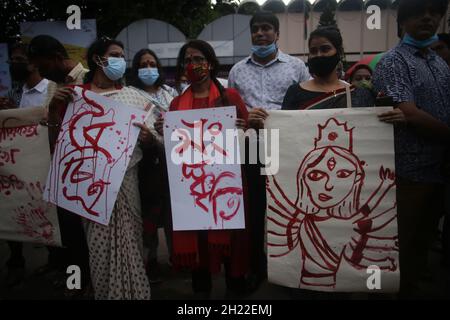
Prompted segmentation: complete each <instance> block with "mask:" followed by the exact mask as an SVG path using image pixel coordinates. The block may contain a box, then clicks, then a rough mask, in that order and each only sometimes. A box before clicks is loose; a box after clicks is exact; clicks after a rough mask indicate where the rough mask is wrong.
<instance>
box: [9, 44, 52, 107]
mask: <svg viewBox="0 0 450 320" xmlns="http://www.w3.org/2000/svg"><path fill="white" fill-rule="evenodd" d="M9 71H10V74H11V79H12V80H13V81H14V82H15V83H16V84H17V85H16V88H15V90H14V93H13V92H11V93H9V94H8V96H9V100H8V101H7V104H6V102H5V105H4V107H3V108H2V109H10V108H18V107H19V108H28V107H42V106H44V105H45V103H46V102H47V100H48V98H49V96H48V87H49V85H50V81H49V80H47V79H44V78H43V77H42V76H41V75H40V74H39V70H38V68H37V67H36V66H35V65H34V64H31V63H30V62H29V60H28V58H27V46H26V45H25V44H17V45H15V46H14V47H13V48H12V49H11V54H10V61H9ZM11 91H12V90H11Z"/></svg>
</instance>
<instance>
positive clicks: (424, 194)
mask: <svg viewBox="0 0 450 320" xmlns="http://www.w3.org/2000/svg"><path fill="white" fill-rule="evenodd" d="M447 10H448V0H401V1H400V3H399V7H398V14H397V21H398V24H399V26H400V27H401V30H402V31H403V32H402V33H399V34H402V35H403V37H402V40H401V41H400V43H399V44H398V45H397V46H396V47H395V48H393V49H392V50H390V51H389V52H388V53H386V54H385V56H384V57H383V58H382V59H381V61H380V62H379V64H378V65H377V68H376V70H375V73H374V84H375V87H376V89H377V91H380V92H382V93H383V94H385V95H386V96H388V97H390V98H392V100H393V101H394V103H395V104H396V105H397V106H398V108H399V109H401V110H402V111H403V113H404V115H405V118H406V121H407V125H406V126H398V127H396V130H395V147H396V148H395V149H396V175H397V205H398V210H397V212H398V228H399V232H398V235H399V245H400V268H401V273H400V277H401V283H400V293H401V296H402V297H405V298H410V297H415V294H416V293H417V286H418V282H419V280H420V278H421V275H422V274H423V271H424V270H425V269H426V264H427V258H428V249H429V247H430V243H431V241H432V240H433V238H434V237H435V234H436V230H437V225H438V221H439V215H440V213H441V212H443V190H444V188H443V183H444V175H443V173H442V171H441V170H442V167H443V164H444V155H445V152H446V150H448V146H449V145H450V127H449V126H450V69H449V68H448V67H447V65H446V63H445V62H444V61H443V60H442V59H440V58H438V56H437V55H436V53H435V52H434V51H432V50H430V49H429V46H430V45H431V44H432V43H434V42H435V41H436V39H437V36H436V31H437V29H438V27H439V25H440V22H441V19H442V18H443V16H444V13H445V12H447Z"/></svg>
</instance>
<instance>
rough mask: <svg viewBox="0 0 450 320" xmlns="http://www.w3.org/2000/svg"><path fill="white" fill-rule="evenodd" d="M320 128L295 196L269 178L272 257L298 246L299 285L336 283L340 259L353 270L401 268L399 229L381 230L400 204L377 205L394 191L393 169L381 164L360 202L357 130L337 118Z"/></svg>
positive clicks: (362, 174) (362, 176) (303, 164)
mask: <svg viewBox="0 0 450 320" xmlns="http://www.w3.org/2000/svg"><path fill="white" fill-rule="evenodd" d="M318 127H319V134H318V136H317V137H316V138H315V139H314V149H313V150H311V151H310V152H309V153H308V154H307V155H306V156H305V157H304V158H303V160H302V162H301V164H300V168H299V170H298V172H297V198H296V200H295V201H291V200H290V199H289V198H288V197H287V195H286V193H285V191H284V190H283V189H282V188H281V186H280V185H279V184H278V182H277V180H276V178H275V177H269V179H272V180H273V183H272V184H268V186H267V190H268V195H269V197H270V198H271V199H272V204H269V210H270V211H271V212H273V213H274V214H275V215H274V216H273V217H268V221H269V222H268V234H269V235H271V238H270V240H268V246H269V247H270V248H271V253H270V254H269V256H270V257H271V258H281V257H283V256H285V255H287V254H288V253H289V252H290V251H292V250H293V249H294V248H296V247H299V249H300V254H301V261H302V262H301V263H302V267H301V271H300V274H301V278H300V283H301V286H302V287H310V288H313V287H334V286H335V285H336V274H337V271H338V270H339V267H340V264H341V259H342V257H344V258H345V259H346V260H347V261H348V262H349V263H350V264H351V265H353V266H354V267H355V268H364V267H368V266H369V265H377V266H378V267H379V268H380V269H382V270H389V271H395V270H397V264H396V263H397V256H398V255H397V254H396V252H397V251H398V247H397V233H396V230H395V229H394V228H393V229H391V230H395V231H394V232H395V234H389V235H387V234H386V233H383V232H384V230H383V228H384V227H386V226H387V225H389V223H390V222H392V221H394V219H395V217H396V215H397V213H396V210H395V208H396V203H393V204H388V206H385V207H383V206H379V204H380V203H381V201H382V200H383V199H384V197H385V196H386V194H387V193H388V192H391V191H392V192H394V194H395V189H394V188H393V187H394V186H395V174H394V172H393V171H392V170H390V169H385V168H384V167H383V166H381V167H380V169H379V178H380V182H379V185H378V187H377V188H376V189H374V190H373V191H372V193H371V195H370V196H369V198H368V199H367V200H366V201H365V203H360V196H361V191H362V188H363V187H364V180H365V172H364V169H363V165H364V162H363V161H361V160H360V159H359V157H358V156H357V155H356V154H355V153H354V152H353V128H352V129H349V128H348V126H347V123H340V122H339V121H337V120H336V119H335V118H330V119H328V121H327V122H326V123H325V124H323V125H319V126H318ZM389 206H391V207H389ZM386 208H387V210H386ZM337 225H339V227H336V226H337ZM380 232H381V233H380ZM336 239H339V241H336ZM283 248H285V249H283ZM286 249H287V250H286Z"/></svg>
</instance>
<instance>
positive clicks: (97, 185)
mask: <svg viewBox="0 0 450 320" xmlns="http://www.w3.org/2000/svg"><path fill="white" fill-rule="evenodd" d="M75 92H76V96H75V98H74V102H72V103H70V104H69V106H68V108H67V111H66V113H65V116H64V120H63V122H62V125H61V130H60V134H59V137H58V140H57V142H56V147H55V152H54V155H53V162H52V166H51V168H50V172H49V175H48V178H47V183H46V187H45V193H44V198H45V199H47V200H48V201H49V202H51V203H54V204H56V205H58V206H60V207H62V208H64V209H67V210H69V211H71V212H74V213H76V214H78V215H80V216H82V217H84V218H87V219H90V220H92V221H95V222H98V223H101V224H103V225H107V224H108V223H109V220H110V218H111V214H112V210H113V208H114V204H115V202H116V198H117V194H118V192H119V189H120V186H121V184H122V180H123V177H124V175H125V172H126V170H127V167H128V164H129V162H130V158H131V156H132V154H133V151H134V148H135V146H136V143H137V138H138V135H139V128H137V127H136V126H134V125H133V123H134V122H140V123H143V122H144V120H145V117H146V114H147V112H146V111H144V110H140V109H138V108H134V107H130V106H127V105H124V104H123V103H120V102H118V101H115V100H112V99H108V98H106V97H103V96H101V95H98V94H95V93H94V92H91V91H86V90H84V89H83V90H82V89H81V88H78V87H77V88H75Z"/></svg>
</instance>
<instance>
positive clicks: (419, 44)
mask: <svg viewBox="0 0 450 320" xmlns="http://www.w3.org/2000/svg"><path fill="white" fill-rule="evenodd" d="M402 41H403V43H406V44H409V45H411V46H413V47H416V48H419V49H423V48H426V47H429V46H430V45H431V44H433V43H435V42H436V41H439V37H438V36H437V35H434V36H432V37H431V38H428V39H426V40H416V39H414V38H413V37H411V36H410V35H409V34H405V36H404V37H403V40H402Z"/></svg>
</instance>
